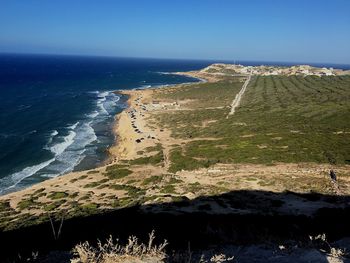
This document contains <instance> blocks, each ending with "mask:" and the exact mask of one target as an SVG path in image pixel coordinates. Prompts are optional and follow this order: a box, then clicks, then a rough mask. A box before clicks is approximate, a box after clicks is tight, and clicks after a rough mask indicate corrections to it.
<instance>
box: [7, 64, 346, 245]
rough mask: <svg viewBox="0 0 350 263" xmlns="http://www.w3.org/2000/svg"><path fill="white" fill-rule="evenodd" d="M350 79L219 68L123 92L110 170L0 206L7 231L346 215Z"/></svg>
mask: <svg viewBox="0 0 350 263" xmlns="http://www.w3.org/2000/svg"><path fill="white" fill-rule="evenodd" d="M343 73H344V72H341V71H339V70H333V69H332V70H331V69H317V68H312V67H309V66H296V67H290V68H282V67H278V68H276V67H265V66H261V67H243V66H240V65H238V66H237V65H223V64H214V65H212V66H209V67H208V68H205V69H203V70H201V71H198V72H190V73H186V74H190V75H192V76H196V77H201V78H205V79H207V80H208V81H207V82H204V83H196V84H184V85H177V86H173V87H165V88H157V89H148V90H133V91H123V92H122V93H123V94H126V95H128V96H129V108H128V109H126V110H125V111H123V112H122V113H121V114H120V115H119V116H118V117H117V123H116V126H115V130H116V133H117V135H118V144H117V145H115V146H113V147H112V148H111V149H110V153H111V159H110V164H108V165H106V166H102V167H99V168H96V169H93V170H89V171H83V172H78V173H71V174H68V175H64V176H62V177H58V178H54V179H52V180H48V181H45V182H43V183H40V184H37V185H34V186H33V187H31V188H28V189H25V190H23V191H20V192H16V193H11V194H8V195H5V196H1V197H0V214H1V220H0V228H1V229H2V231H4V232H8V233H11V231H13V230H14V229H17V228H22V227H27V226H30V225H37V224H41V223H45V222H48V219H49V218H53V219H55V218H56V219H57V220H61V218H64V220H69V219H71V218H73V219H74V218H81V217H82V218H84V217H87V218H89V217H91V216H93V215H99V214H100V215H103V214H108V213H116V214H115V215H116V216H117V217H118V211H121V213H122V211H123V209H130V208H137V209H140V210H141V211H142V213H146V214H151V215H157V214H162V215H163V214H164V213H165V214H171V215H176V214H195V213H204V214H206V215H215V216H217V215H220V216H229V217H231V216H238V217H239V216H247V215H255V216H275V217H276V218H277V217H279V216H292V217H293V216H295V217H298V216H310V217H312V216H314V217H317V216H320V214H322V211H325V209H328V210H327V211H333V210H334V211H339V209H341V210H342V211H343V210H344V211H347V210H346V209H348V208H349V201H350V198H349V194H350V188H349V186H350V177H349V176H350V166H349V165H350V114H349V113H350V76H349V75H342V74H343ZM248 74H251V75H252V76H251V78H250V79H249V81H247V78H248ZM246 81H247V82H246ZM244 82H246V83H247V87H246V90H245V92H244V93H242V94H241V95H242V96H241V97H240V99H239V101H238V103H236V104H235V107H236V108H235V110H234V113H233V114H230V112H232V111H231V110H232V109H231V107H232V105H233V101H234V100H235V99H237V97H236V95H237V94H238V93H239V92H240V90H241V89H242V86H243V83H244ZM331 169H334V170H335V171H336V174H337V180H336V181H334V180H331V178H330V176H329V172H330V170H331ZM330 213H331V212H330ZM322 215H324V214H322ZM325 218H327V217H326V216H325V217H322V220H325ZM344 218H345V217H344ZM322 222H324V221H322ZM240 224H242V223H240ZM318 227H319V228H322V227H325V228H326V226H325V225H323V223H319V225H318ZM301 228H302V227H301ZM316 230H318V229H315V231H316ZM329 231H330V232H332V228H330V229H329ZM346 231H349V229H344V234H346V233H347V232H346ZM129 234H130V233H129ZM339 237H341V236H339V235H338V236H337V238H339Z"/></svg>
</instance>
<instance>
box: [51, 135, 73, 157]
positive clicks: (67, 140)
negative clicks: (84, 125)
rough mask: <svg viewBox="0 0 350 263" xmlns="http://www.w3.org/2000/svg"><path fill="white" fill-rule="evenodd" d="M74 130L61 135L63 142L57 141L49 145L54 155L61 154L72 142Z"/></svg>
mask: <svg viewBox="0 0 350 263" xmlns="http://www.w3.org/2000/svg"><path fill="white" fill-rule="evenodd" d="M76 135H77V134H76V132H74V131H69V133H68V135H67V136H65V137H63V142H60V143H57V144H55V145H53V146H51V147H50V151H51V152H52V153H53V154H54V155H55V156H58V155H60V154H62V153H63V152H64V151H65V150H66V149H67V148H68V147H69V146H70V145H71V144H72V143H73V142H74V137H75V136H76Z"/></svg>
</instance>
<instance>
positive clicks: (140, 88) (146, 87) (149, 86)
mask: <svg viewBox="0 0 350 263" xmlns="http://www.w3.org/2000/svg"><path fill="white" fill-rule="evenodd" d="M151 87H152V85H142V86H140V87H138V88H134V89H133V90H142V89H149V88H151Z"/></svg>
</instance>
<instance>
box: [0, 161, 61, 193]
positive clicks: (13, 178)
mask: <svg viewBox="0 0 350 263" xmlns="http://www.w3.org/2000/svg"><path fill="white" fill-rule="evenodd" d="M54 161H55V158H52V159H50V160H48V161H45V162H42V163H39V164H36V165H33V166H29V167H26V168H24V169H23V170H22V171H19V172H16V173H13V174H11V175H10V176H8V177H5V178H3V179H0V185H1V186H3V187H4V189H3V190H0V193H3V192H5V191H6V190H9V189H11V188H14V187H16V186H17V185H18V184H19V183H20V182H21V181H23V179H25V178H27V177H30V176H32V175H34V174H35V173H37V172H38V171H40V170H42V169H43V168H45V167H47V166H48V165H50V164H51V163H52V162H54Z"/></svg>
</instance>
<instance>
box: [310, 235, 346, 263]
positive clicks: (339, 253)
mask: <svg viewBox="0 0 350 263" xmlns="http://www.w3.org/2000/svg"><path fill="white" fill-rule="evenodd" d="M309 238H310V240H311V242H313V243H314V242H315V241H318V242H320V243H321V244H323V245H325V246H326V247H327V249H328V251H324V252H328V253H329V254H330V255H331V256H333V257H336V258H341V257H344V256H345V255H346V254H347V253H346V251H345V250H344V249H341V248H334V247H332V246H331V245H330V244H329V242H328V241H327V237H326V234H320V235H317V236H314V237H313V236H309Z"/></svg>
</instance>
